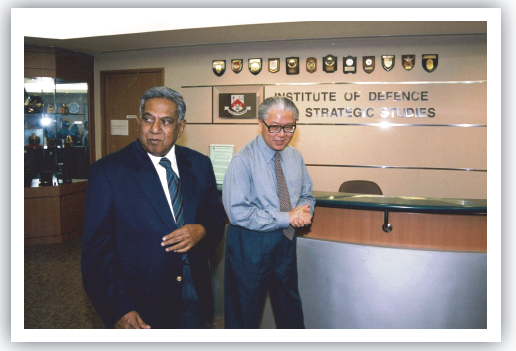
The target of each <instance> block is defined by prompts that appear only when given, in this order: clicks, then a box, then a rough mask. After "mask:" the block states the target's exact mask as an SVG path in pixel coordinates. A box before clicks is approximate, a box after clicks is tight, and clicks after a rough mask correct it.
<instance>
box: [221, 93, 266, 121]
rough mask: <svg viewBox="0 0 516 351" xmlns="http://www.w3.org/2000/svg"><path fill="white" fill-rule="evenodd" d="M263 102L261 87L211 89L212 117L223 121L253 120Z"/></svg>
mask: <svg viewBox="0 0 516 351" xmlns="http://www.w3.org/2000/svg"><path fill="white" fill-rule="evenodd" d="M262 100H263V87H262V86H256V87H255V86H234V87H214V88H213V116H214V117H215V118H223V119H239V118H243V119H254V118H257V117H258V107H259V106H260V103H261V102H262Z"/></svg>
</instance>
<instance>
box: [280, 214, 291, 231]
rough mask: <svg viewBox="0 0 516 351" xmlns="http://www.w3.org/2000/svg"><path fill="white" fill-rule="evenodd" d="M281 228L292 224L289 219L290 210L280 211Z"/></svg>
mask: <svg viewBox="0 0 516 351" xmlns="http://www.w3.org/2000/svg"><path fill="white" fill-rule="evenodd" d="M278 221H279V225H280V229H286V228H288V226H289V225H290V222H289V219H288V212H280V214H279V217H278Z"/></svg>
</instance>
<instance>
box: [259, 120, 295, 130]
mask: <svg viewBox="0 0 516 351" xmlns="http://www.w3.org/2000/svg"><path fill="white" fill-rule="evenodd" d="M262 123H263V124H265V126H266V127H267V129H268V130H269V133H279V132H280V131H281V130H282V129H283V131H284V132H285V133H294V131H295V130H296V125H295V124H294V125H292V124H287V125H286V126H280V125H273V126H269V125H267V123H265V121H262Z"/></svg>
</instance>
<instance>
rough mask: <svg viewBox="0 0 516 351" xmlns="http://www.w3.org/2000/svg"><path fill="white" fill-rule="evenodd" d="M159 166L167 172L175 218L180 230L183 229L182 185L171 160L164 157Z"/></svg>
mask: <svg viewBox="0 0 516 351" xmlns="http://www.w3.org/2000/svg"><path fill="white" fill-rule="evenodd" d="M159 164H160V165H161V166H163V167H165V169H166V170H167V183H168V191H169V192H170V201H171V202H172V208H173V209H174V216H175V218H176V224H177V227H178V228H181V227H182V226H183V224H184V215H183V197H182V195H181V185H180V183H179V178H178V177H177V174H176V173H175V172H174V171H173V170H172V164H171V163H170V160H169V159H168V158H166V157H163V158H162V159H161V160H160V161H159Z"/></svg>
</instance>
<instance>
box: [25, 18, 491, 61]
mask: <svg viewBox="0 0 516 351" xmlns="http://www.w3.org/2000/svg"><path fill="white" fill-rule="evenodd" d="M466 34H487V22H486V21H453V22H452V21H413V22H412V21H400V22H396V21H385V22H383V21H370V22H368V21H339V22H337V21H304V22H288V23H287V22H285V23H267V24H249V25H235V26H223V27H211V28H191V29H177V30H165V31H155V32H146V33H132V34H119V35H105V36H95V37H85V38H75V39H48V38H36V37H25V45H38V46H47V47H58V48H62V49H68V50H73V51H78V52H83V53H87V54H92V55H95V54H100V53H104V52H114V51H126V50H144V49H151V48H168V47H180V46H194V45H214V44H227V43H246V42H269V41H293V40H307V39H309V40H315V39H332V38H333V39H337V38H360V37H385V36H421V35H433V36H435V35H466Z"/></svg>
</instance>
